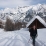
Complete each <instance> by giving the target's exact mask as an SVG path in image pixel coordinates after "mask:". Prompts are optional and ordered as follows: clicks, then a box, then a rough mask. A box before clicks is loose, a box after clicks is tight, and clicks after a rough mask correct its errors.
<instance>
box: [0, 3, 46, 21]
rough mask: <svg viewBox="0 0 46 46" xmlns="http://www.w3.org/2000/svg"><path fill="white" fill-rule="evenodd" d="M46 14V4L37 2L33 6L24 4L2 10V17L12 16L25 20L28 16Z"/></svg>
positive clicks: (15, 18)
mask: <svg viewBox="0 0 46 46" xmlns="http://www.w3.org/2000/svg"><path fill="white" fill-rule="evenodd" d="M29 14H30V16H33V15H37V14H38V15H39V16H46V4H37V5H31V6H23V7H16V8H5V9H2V10H0V18H1V19H5V18H6V16H12V17H13V18H14V20H20V19H21V20H23V19H24V18H25V17H26V16H29Z"/></svg>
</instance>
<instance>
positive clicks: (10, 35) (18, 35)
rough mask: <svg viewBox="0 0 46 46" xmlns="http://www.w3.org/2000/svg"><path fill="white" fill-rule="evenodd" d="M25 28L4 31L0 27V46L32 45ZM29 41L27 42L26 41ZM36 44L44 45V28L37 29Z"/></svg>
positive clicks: (45, 44) (45, 41)
mask: <svg viewBox="0 0 46 46" xmlns="http://www.w3.org/2000/svg"><path fill="white" fill-rule="evenodd" d="M29 39H30V34H29V31H28V30H27V29H20V30H19V31H10V32H9V31H8V32H6V31H4V29H0V46H32V39H30V41H29ZM28 41H29V42H28ZM36 46H46V29H38V37H37V38H36Z"/></svg>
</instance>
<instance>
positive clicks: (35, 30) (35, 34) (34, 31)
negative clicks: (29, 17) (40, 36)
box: [29, 25, 37, 46]
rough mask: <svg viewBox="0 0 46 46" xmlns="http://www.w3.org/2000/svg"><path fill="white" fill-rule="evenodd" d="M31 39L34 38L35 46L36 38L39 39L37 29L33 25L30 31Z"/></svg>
mask: <svg viewBox="0 0 46 46" xmlns="http://www.w3.org/2000/svg"><path fill="white" fill-rule="evenodd" d="M29 32H30V37H32V40H33V46H35V38H36V37H37V28H36V26H35V25H33V27H32V28H30V29H29Z"/></svg>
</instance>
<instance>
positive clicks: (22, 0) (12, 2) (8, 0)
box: [0, 0, 46, 9]
mask: <svg viewBox="0 0 46 46" xmlns="http://www.w3.org/2000/svg"><path fill="white" fill-rule="evenodd" d="M39 3H40V4H46V0H0V9H2V8H7V7H8V8H15V7H17V6H30V5H35V4H39Z"/></svg>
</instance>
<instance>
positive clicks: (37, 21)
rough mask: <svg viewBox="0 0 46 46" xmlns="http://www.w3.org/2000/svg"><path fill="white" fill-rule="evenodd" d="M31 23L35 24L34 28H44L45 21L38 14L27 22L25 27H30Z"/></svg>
mask: <svg viewBox="0 0 46 46" xmlns="http://www.w3.org/2000/svg"><path fill="white" fill-rule="evenodd" d="M33 25H36V28H37V29H39V28H46V23H45V21H44V20H43V19H42V18H41V17H40V16H35V17H33V18H32V19H31V20H30V21H29V23H28V24H27V25H26V27H27V28H32V26H33Z"/></svg>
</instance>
